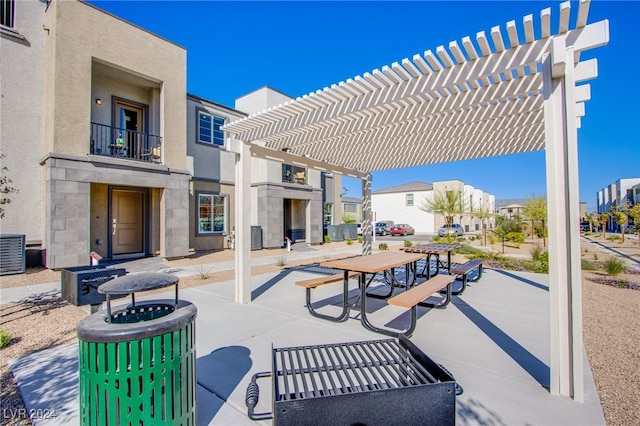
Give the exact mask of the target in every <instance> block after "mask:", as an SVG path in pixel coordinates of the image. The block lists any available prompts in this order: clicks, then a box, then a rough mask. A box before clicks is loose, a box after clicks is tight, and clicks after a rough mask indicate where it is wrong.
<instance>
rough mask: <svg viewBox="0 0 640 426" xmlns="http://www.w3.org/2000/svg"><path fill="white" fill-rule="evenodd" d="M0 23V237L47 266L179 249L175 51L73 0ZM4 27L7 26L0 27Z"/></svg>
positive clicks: (182, 179) (182, 141)
mask: <svg viewBox="0 0 640 426" xmlns="http://www.w3.org/2000/svg"><path fill="white" fill-rule="evenodd" d="M12 4H13V5H14V6H15V13H14V14H13V19H12V21H11V22H3V27H2V38H1V43H2V46H1V47H2V49H1V50H2V70H1V72H2V80H1V90H2V100H1V102H2V104H1V106H2V108H1V120H2V134H1V137H2V153H3V154H4V155H5V158H4V159H3V165H4V166H6V167H7V168H8V171H7V173H8V175H9V177H10V178H11V179H12V181H13V183H12V186H14V187H15V188H17V189H18V190H19V192H18V193H15V194H11V201H12V202H11V204H9V205H7V206H6V217H5V218H4V219H3V220H2V233H19V234H25V235H26V240H27V245H28V246H29V247H31V248H32V249H34V250H41V251H42V253H43V257H44V259H43V260H44V263H45V265H46V266H47V267H49V268H63V267H69V266H77V265H86V264H88V263H89V257H88V256H89V253H90V252H92V251H95V252H97V253H98V254H100V255H101V256H103V257H108V258H121V257H125V258H128V257H137V256H146V255H154V254H157V255H161V256H163V257H166V258H172V257H179V256H184V255H185V254H187V253H188V248H189V236H188V229H187V227H185V226H184V224H185V223H186V221H187V220H188V212H189V198H188V194H189V191H188V189H189V179H190V174H189V172H188V171H187V152H186V151H187V149H186V148H187V144H186V129H187V119H186V111H187V109H186V51H185V49H184V48H182V47H180V46H178V45H176V44H174V43H171V42H169V41H167V40H164V39H162V38H160V37H158V36H156V35H154V34H151V33H149V32H147V31H145V30H143V29H141V28H138V27H136V26H134V25H131V24H129V23H127V22H125V21H123V20H121V19H120V18H118V17H115V16H112V15H110V14H108V13H106V12H104V11H102V10H100V9H98V8H95V7H94V6H92V5H90V4H87V3H83V2H80V1H64V2H39V1H24V2H14V3H12ZM5 24H10V25H5Z"/></svg>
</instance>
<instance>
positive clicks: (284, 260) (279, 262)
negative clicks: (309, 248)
mask: <svg viewBox="0 0 640 426" xmlns="http://www.w3.org/2000/svg"><path fill="white" fill-rule="evenodd" d="M286 263H287V256H285V255H284V254H281V255H280V256H276V266H284V265H285V264H286Z"/></svg>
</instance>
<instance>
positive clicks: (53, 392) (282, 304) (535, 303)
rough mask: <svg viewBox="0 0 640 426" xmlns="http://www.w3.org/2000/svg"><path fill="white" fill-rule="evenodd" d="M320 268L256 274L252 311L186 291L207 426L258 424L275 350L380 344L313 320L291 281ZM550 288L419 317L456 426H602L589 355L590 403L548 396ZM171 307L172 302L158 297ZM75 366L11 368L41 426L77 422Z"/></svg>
mask: <svg viewBox="0 0 640 426" xmlns="http://www.w3.org/2000/svg"><path fill="white" fill-rule="evenodd" d="M316 269H317V268H309V269H305V268H295V269H290V270H284V271H281V272H279V273H270V274H263V275H257V276H253V277H252V289H253V291H252V302H251V303H250V304H247V305H240V304H237V303H235V302H234V282H233V281H225V282H221V283H215V284H208V285H203V286H198V287H193V288H189V289H185V290H183V291H181V298H182V299H184V300H187V301H190V302H191V303H193V304H195V305H196V307H197V308H198V316H197V318H196V351H197V364H196V376H197V377H196V380H197V412H198V425H244V424H246V425H251V424H256V422H253V421H251V420H249V418H248V417H247V414H246V406H245V402H244V401H245V391H246V388H247V385H248V384H249V382H250V380H251V376H252V375H253V374H254V373H256V372H261V371H270V370H271V361H272V353H271V348H272V345H273V347H276V348H281V347H291V346H302V345H316V344H322V343H339V342H353V341H362V340H371V339H379V338H381V336H380V335H378V334H375V333H372V332H369V331H367V330H366V329H364V328H363V327H362V325H361V324H360V321H359V320H358V317H359V316H358V315H357V312H353V311H352V312H351V316H350V319H348V320H347V321H346V322H343V323H333V322H329V321H325V320H321V319H318V318H314V317H312V316H310V315H309V313H308V311H307V308H306V307H305V291H304V289H303V288H299V287H296V286H295V285H294V282H295V281H297V280H300V279H306V278H311V277H314V276H317V275H316V274H315V273H314V272H315V271H316ZM547 280H548V277H547V275H543V274H531V273H520V272H517V273H516V272H510V271H499V270H491V269H487V270H486V271H485V273H484V275H483V277H482V279H481V280H480V281H478V282H476V283H471V284H470V285H469V287H468V288H467V290H466V291H465V292H464V294H463V295H461V296H457V297H454V299H453V301H452V303H451V304H450V305H449V306H448V307H447V308H446V309H426V308H420V309H419V311H418V315H419V317H420V319H419V321H418V327H417V329H416V332H415V333H414V335H413V336H412V337H411V341H412V342H414V343H415V344H416V345H417V346H418V347H419V348H420V349H421V350H422V351H423V352H424V353H425V354H427V355H428V356H429V357H430V358H432V359H433V360H434V361H435V362H438V363H441V364H443V365H444V366H445V367H446V368H447V369H448V370H450V371H451V372H452V373H453V375H454V376H455V377H456V380H457V381H458V382H459V383H460V385H461V386H462V387H463V388H464V393H463V394H462V395H460V396H458V397H457V398H456V423H457V424H458V425H487V424H500V425H512V424H531V425H581V426H584V425H604V424H605V422H604V416H603V413H602V409H601V407H600V402H599V399H598V394H597V392H596V388H595V384H594V381H593V376H592V374H591V370H590V368H589V365H588V361H587V359H586V356H585V376H584V382H585V402H584V403H578V402H575V401H573V400H571V399H569V398H566V397H558V396H552V395H551V394H550V393H549V357H550V355H549V289H548V282H547ZM352 286H355V284H352ZM353 290H354V291H355V287H354V288H353ZM336 291H339V290H338V289H337V288H336V286H323V287H318V288H317V289H315V290H314V300H318V301H319V302H318V303H319V304H320V305H322V306H321V308H322V309H325V310H328V311H332V310H334V311H335V310H336V309H337V307H336V306H334V305H332V304H331V303H332V302H331V300H332V297H333V296H335V292H336ZM165 297H167V298H171V297H172V293H171V292H167V293H166V294H160V295H154V297H151V298H153V299H157V298H165ZM141 299H142V298H141ZM381 302H384V301H381ZM372 308H373V312H371V314H370V316H369V318H370V320H371V321H373V322H374V323H375V324H377V325H380V326H384V327H387V328H396V329H398V328H403V327H404V326H405V325H406V323H407V321H408V315H407V313H406V310H404V309H401V308H397V307H394V306H389V305H387V304H386V303H380V304H379V305H378V306H372ZM328 311H327V312H328ZM77 356H78V350H77V345H76V344H70V345H66V346H62V347H57V348H53V349H50V350H46V351H42V352H37V353H34V354H31V355H28V356H26V357H23V358H20V359H18V360H14V361H13V362H12V369H13V374H14V376H15V378H16V380H17V382H18V384H19V386H20V389H21V392H22V395H23V398H24V400H25V404H26V406H27V410H36V411H35V412H38V411H37V410H49V411H48V412H52V411H53V412H55V414H56V416H57V417H55V418H50V419H41V420H37V421H36V422H35V423H34V424H36V425H72V424H78V385H77V383H78V365H77ZM260 391H261V392H260V401H259V404H258V407H257V409H256V412H262V411H270V410H271V401H272V398H273V396H272V395H271V385H270V379H265V380H264V381H263V382H262V383H261V384H260ZM387 409H388V407H387ZM398 409H401V407H398ZM41 412H44V411H41ZM257 423H258V424H265V425H266V424H271V422H270V421H262V422H257Z"/></svg>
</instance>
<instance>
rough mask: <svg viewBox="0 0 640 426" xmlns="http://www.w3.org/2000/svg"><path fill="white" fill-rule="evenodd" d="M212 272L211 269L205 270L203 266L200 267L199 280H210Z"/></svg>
mask: <svg viewBox="0 0 640 426" xmlns="http://www.w3.org/2000/svg"><path fill="white" fill-rule="evenodd" d="M210 272H211V269H209V268H206V269H205V268H204V267H203V266H200V267H198V278H200V279H201V280H206V279H208V278H209V273H210Z"/></svg>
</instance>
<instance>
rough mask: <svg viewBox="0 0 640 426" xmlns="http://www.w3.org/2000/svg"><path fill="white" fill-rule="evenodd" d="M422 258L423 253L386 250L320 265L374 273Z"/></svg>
mask: <svg viewBox="0 0 640 426" xmlns="http://www.w3.org/2000/svg"><path fill="white" fill-rule="evenodd" d="M422 258H424V254H423V253H405V252H402V251H396V252H391V251H384V252H380V253H376V254H372V255H369V256H356V257H349V258H347V259H339V260H330V261H328V262H322V263H321V264H320V266H325V267H327V268H334V269H342V270H346V271H356V272H365V273H369V274H373V273H376V272H380V271H384V270H386V269H391V268H395V267H397V266H402V265H406V264H408V263H412V262H416V261H418V260H420V259H422Z"/></svg>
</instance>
